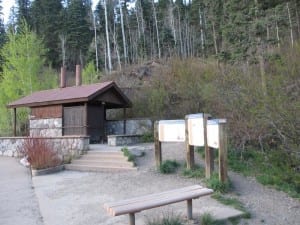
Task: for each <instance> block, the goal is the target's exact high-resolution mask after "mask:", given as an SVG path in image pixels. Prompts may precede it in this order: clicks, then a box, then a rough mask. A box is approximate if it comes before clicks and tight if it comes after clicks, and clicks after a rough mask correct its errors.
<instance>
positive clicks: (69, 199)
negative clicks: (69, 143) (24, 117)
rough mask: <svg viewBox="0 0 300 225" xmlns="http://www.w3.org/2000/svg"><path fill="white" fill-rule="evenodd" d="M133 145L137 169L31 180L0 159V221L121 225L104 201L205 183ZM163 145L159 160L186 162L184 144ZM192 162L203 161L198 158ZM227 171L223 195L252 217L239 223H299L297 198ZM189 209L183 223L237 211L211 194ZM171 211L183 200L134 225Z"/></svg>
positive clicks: (180, 208) (180, 210)
mask: <svg viewBox="0 0 300 225" xmlns="http://www.w3.org/2000/svg"><path fill="white" fill-rule="evenodd" d="M130 148H133V147H130ZM133 149H134V150H133V151H134V152H142V151H144V152H145V156H143V157H138V158H137V161H136V162H137V166H138V168H139V169H138V170H137V171H130V172H100V173H88V172H75V171H63V172H59V173H55V174H51V175H45V176H37V177H33V179H32V180H31V178H30V175H29V173H28V171H27V170H26V169H25V168H22V167H21V166H20V165H19V164H18V163H17V161H16V160H15V159H11V158H10V159H7V160H5V158H0V167H1V168H0V169H1V172H0V175H1V181H0V185H1V189H2V192H1V194H0V214H1V217H0V224H5V225H15V224H25V225H35V224H36V225H42V224H44V225H61V224H63V225H87V224H88V225H100V224H101V225H124V224H128V216H127V215H124V216H117V217H111V216H109V215H108V214H107V212H106V211H105V209H104V208H103V204H104V203H107V202H113V201H116V200H122V199H127V198H131V197H135V196H140V195H145V194H150V193H158V192H161V191H164V190H170V189H175V188H180V187H185V186H189V185H194V184H200V185H204V184H203V183H202V181H201V180H199V179H189V178H186V177H183V176H182V175H181V172H180V171H179V172H178V173H176V174H171V175H164V174H160V173H158V172H157V171H156V169H155V161H154V149H153V145H141V146H139V147H135V148H133ZM162 149H163V160H166V159H176V160H177V161H178V162H180V163H181V164H182V165H183V164H184V162H185V152H184V145H183V144H163V146H162ZM196 156H197V155H196ZM3 162H4V163H3ZM196 162H197V163H200V164H202V163H203V162H202V160H201V159H200V158H198V157H196ZM8 168H9V169H8ZM229 176H230V180H231V181H232V183H233V186H234V191H233V192H232V193H230V194H227V195H228V196H234V197H235V198H237V199H239V200H240V201H241V202H242V203H243V204H244V205H245V207H246V208H247V210H248V211H249V212H250V213H251V216H252V217H251V218H250V219H242V220H241V221H240V223H239V224H249V225H261V224H267V225H297V224H300V223H299V221H300V202H299V200H296V199H292V198H290V197H289V196H288V195H287V194H285V193H283V192H279V191H276V190H274V189H270V188H268V187H265V186H262V185H260V184H258V183H257V182H256V181H255V179H254V178H251V177H250V178H245V177H243V176H241V175H239V174H236V173H232V172H230V173H229ZM193 212H194V218H195V219H196V220H195V221H186V220H185V224H186V225H191V224H199V223H198V222H197V220H199V218H200V216H201V214H203V213H204V212H209V213H211V214H212V215H213V217H215V218H218V219H222V218H224V217H227V216H235V215H238V214H239V213H240V212H239V211H236V210H234V209H233V208H231V207H228V206H224V205H222V204H220V203H219V202H217V201H215V200H214V199H212V198H210V197H202V198H200V199H197V200H194V201H193ZM172 214H175V215H180V217H181V218H183V219H184V218H186V217H185V216H186V203H185V202H182V203H177V204H172V205H169V206H164V207H159V208H156V209H151V210H146V211H143V212H140V213H137V214H136V224H137V225H144V224H145V223H146V221H147V220H151V219H153V218H158V217H162V216H163V215H172ZM229 224H230V223H229Z"/></svg>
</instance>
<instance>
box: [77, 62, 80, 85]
mask: <svg viewBox="0 0 300 225" xmlns="http://www.w3.org/2000/svg"><path fill="white" fill-rule="evenodd" d="M80 85H81V66H80V65H76V86H80Z"/></svg>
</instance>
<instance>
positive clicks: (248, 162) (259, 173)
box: [228, 149, 300, 198]
mask: <svg viewBox="0 0 300 225" xmlns="http://www.w3.org/2000/svg"><path fill="white" fill-rule="evenodd" d="M228 164H229V167H230V168H231V169H232V170H234V171H235V172H239V173H242V174H243V175H245V176H255V177H256V179H257V181H258V182H259V183H261V184H263V185H268V186H271V187H274V188H276V189H277V190H280V191H284V192H286V193H288V194H289V195H290V196H291V197H294V198H300V173H299V172H297V170H295V167H296V166H297V165H298V164H299V162H297V158H296V157H295V160H294V161H292V160H291V156H289V155H287V153H285V152H282V151H279V150H278V151H275V150H272V151H266V152H258V151H255V150H253V149H246V150H245V151H244V152H243V153H241V152H238V151H234V150H232V149H231V150H230V151H229V152H228ZM299 166H300V165H299Z"/></svg>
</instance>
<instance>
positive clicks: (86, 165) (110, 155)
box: [65, 150, 137, 172]
mask: <svg viewBox="0 0 300 225" xmlns="http://www.w3.org/2000/svg"><path fill="white" fill-rule="evenodd" d="M65 169H66V170H76V171H93V172H101V171H125V170H127V171H128V170H137V168H136V167H134V163H133V162H128V161H127V157H125V156H124V155H123V152H121V151H103V150H101V151H97V150H92V151H87V153H86V154H84V155H82V156H81V157H80V158H79V159H74V160H72V162H71V164H66V165H65Z"/></svg>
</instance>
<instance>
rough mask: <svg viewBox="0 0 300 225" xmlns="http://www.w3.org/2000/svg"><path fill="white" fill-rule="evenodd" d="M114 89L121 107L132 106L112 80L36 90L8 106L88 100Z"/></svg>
mask: <svg viewBox="0 0 300 225" xmlns="http://www.w3.org/2000/svg"><path fill="white" fill-rule="evenodd" d="M110 89H114V90H115V91H116V92H117V93H118V95H119V97H120V98H121V100H122V102H124V104H123V105H122V106H120V108H122V107H124V108H126V107H130V106H131V102H130V100H129V99H128V98H127V97H126V96H125V95H124V94H123V92H122V91H121V90H120V89H119V88H118V86H117V85H116V84H115V83H114V82H112V81H109V82H103V83H97V84H90V85H81V86H73V87H65V88H57V89H51V90H44V91H38V92H34V93H32V94H31V95H28V96H26V97H24V98H21V99H18V100H16V101H14V102H11V103H9V104H8V105H7V107H8V108H18V107H35V106H43V105H56V104H66V103H76V102H88V101H91V100H93V99H94V98H95V97H97V96H99V95H100V94H102V93H104V92H106V91H108V90H110Z"/></svg>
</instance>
